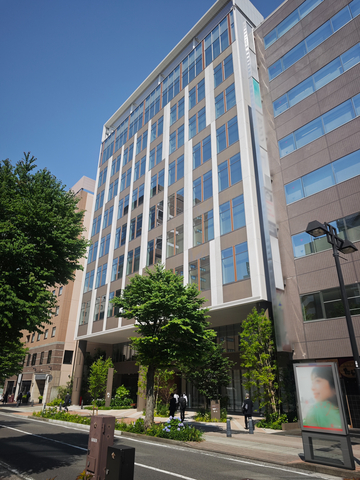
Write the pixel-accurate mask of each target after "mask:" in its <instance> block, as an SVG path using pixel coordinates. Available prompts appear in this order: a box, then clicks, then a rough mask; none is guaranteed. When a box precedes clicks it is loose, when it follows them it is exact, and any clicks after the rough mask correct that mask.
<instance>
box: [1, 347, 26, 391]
mask: <svg viewBox="0 0 360 480" xmlns="http://www.w3.org/2000/svg"><path fill="white" fill-rule="evenodd" d="M28 351H29V349H28V348H25V347H24V346H23V344H22V343H21V342H19V341H17V340H13V341H11V342H6V343H5V344H4V345H3V347H2V350H1V355H0V385H4V382H5V380H6V379H7V378H9V377H12V376H13V375H18V374H19V373H21V372H22V370H23V368H24V359H25V355H26V354H27V352H28Z"/></svg>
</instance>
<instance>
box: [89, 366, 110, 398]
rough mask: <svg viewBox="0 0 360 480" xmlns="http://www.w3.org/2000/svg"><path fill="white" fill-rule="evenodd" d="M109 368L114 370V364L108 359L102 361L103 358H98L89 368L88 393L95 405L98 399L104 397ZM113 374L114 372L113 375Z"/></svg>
mask: <svg viewBox="0 0 360 480" xmlns="http://www.w3.org/2000/svg"><path fill="white" fill-rule="evenodd" d="M109 368H114V364H113V362H112V359H111V358H110V357H109V358H107V359H106V360H103V358H102V357H100V358H99V359H98V360H96V362H94V363H93V364H92V365H91V367H90V374H89V393H90V395H91V397H92V399H93V403H94V404H96V400H97V399H98V398H104V397H105V393H106V386H107V377H108V370H109ZM115 373H116V371H115V370H114V375H115Z"/></svg>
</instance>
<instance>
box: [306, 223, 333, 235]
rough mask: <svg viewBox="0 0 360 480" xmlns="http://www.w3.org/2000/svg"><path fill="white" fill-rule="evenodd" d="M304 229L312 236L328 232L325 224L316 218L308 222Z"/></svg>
mask: <svg viewBox="0 0 360 480" xmlns="http://www.w3.org/2000/svg"><path fill="white" fill-rule="evenodd" d="M305 231H306V233H308V234H309V235H311V236H312V237H321V236H322V235H326V234H327V233H328V231H327V229H326V227H325V225H323V224H322V223H320V222H318V221H317V220H313V221H312V222H309V223H308V226H307V227H306V230H305Z"/></svg>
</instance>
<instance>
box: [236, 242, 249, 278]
mask: <svg viewBox="0 0 360 480" xmlns="http://www.w3.org/2000/svg"><path fill="white" fill-rule="evenodd" d="M235 264H236V280H237V281H239V280H245V279H246V278H250V265H249V254H248V249H247V242H244V243H240V244H239V245H235Z"/></svg>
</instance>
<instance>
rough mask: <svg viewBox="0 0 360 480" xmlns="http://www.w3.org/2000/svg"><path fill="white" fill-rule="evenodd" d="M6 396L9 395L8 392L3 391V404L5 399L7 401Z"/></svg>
mask: <svg viewBox="0 0 360 480" xmlns="http://www.w3.org/2000/svg"><path fill="white" fill-rule="evenodd" d="M8 396H9V394H8V392H5V393H4V396H3V404H5V403H7V401H8Z"/></svg>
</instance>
